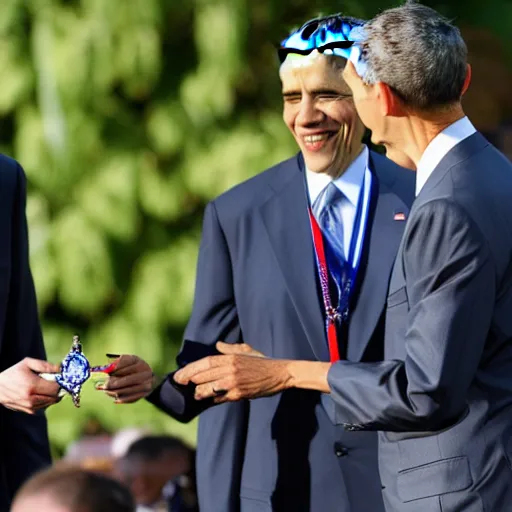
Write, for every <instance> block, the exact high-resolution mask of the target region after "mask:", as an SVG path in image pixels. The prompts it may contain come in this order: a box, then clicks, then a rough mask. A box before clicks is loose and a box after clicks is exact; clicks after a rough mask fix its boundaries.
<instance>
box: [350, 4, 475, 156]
mask: <svg viewBox="0 0 512 512" xmlns="http://www.w3.org/2000/svg"><path fill="white" fill-rule="evenodd" d="M343 76H344V78H345V80H346V83H347V84H348V85H349V86H350V89H351V90H352V92H353V97H354V103H355V106H356V108H357V111H358V113H359V116H360V118H361V120H362V122H363V123H364V124H365V125H366V126H367V127H368V128H369V129H370V130H371V131H372V142H374V143H375V144H381V145H383V146H385V147H386V150H387V156H388V157H389V158H391V159H392V160H395V161H400V160H401V159H402V158H403V157H404V154H405V155H406V157H407V158H409V159H410V160H411V161H413V162H415V164H416V163H417V162H418V161H419V159H420V157H421V149H424V148H425V147H426V146H427V145H428V143H429V141H430V140H431V139H432V138H433V137H434V136H435V135H436V134H437V133H439V132H440V131H442V130H443V129H444V128H446V127H447V126H449V125H451V124H452V123H453V122H455V121H457V120H458V119H460V118H462V117H464V113H463V110H462V105H461V98H462V96H463V94H464V93H465V91H466V90H467V88H468V86H469V83H470V80H471V68H470V67H469V65H468V63H467V49H466V44H465V43H464V40H463V39H462V36H461V34H460V31H459V30H458V28H456V27H455V26H453V25H452V24H451V23H450V22H449V21H448V20H447V19H446V18H444V17H443V16H441V15H440V14H439V13H437V12H436V11H434V10H433V9H431V8H429V7H426V6H424V5H420V4H417V3H414V2H407V3H406V4H404V5H402V6H400V7H396V8H393V9H388V10H386V11H383V12H382V13H380V14H379V15H377V16H376V17H375V18H374V19H372V20H371V21H369V22H368V23H366V24H365V26H364V29H363V34H362V37H361V41H359V42H358V43H357V44H355V45H354V47H353V48H352V50H351V55H350V60H349V64H348V65H347V66H346V67H345V70H344V73H343ZM424 139H425V140H424Z"/></svg>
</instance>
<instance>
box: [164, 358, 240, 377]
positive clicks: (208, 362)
mask: <svg viewBox="0 0 512 512" xmlns="http://www.w3.org/2000/svg"><path fill="white" fill-rule="evenodd" d="M232 357H233V356H208V357H204V358H203V359H199V361H194V362H193V363H190V364H187V366H184V367H183V368H181V370H178V371H177V372H176V373H175V374H174V377H173V378H174V381H175V382H177V383H178V384H188V383H189V382H190V381H192V382H195V383H196V384H197V383H198V382H197V381H196V380H195V379H194V378H193V377H194V376H195V375H196V374H198V373H202V372H205V371H207V370H210V369H211V368H217V367H222V366H225V365H229V364H231V363H232V362H233V359H232Z"/></svg>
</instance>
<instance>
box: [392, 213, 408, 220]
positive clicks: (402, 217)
mask: <svg viewBox="0 0 512 512" xmlns="http://www.w3.org/2000/svg"><path fill="white" fill-rule="evenodd" d="M405 219H406V217H405V213H404V212H395V215H394V216H393V220H397V221H401V220H405Z"/></svg>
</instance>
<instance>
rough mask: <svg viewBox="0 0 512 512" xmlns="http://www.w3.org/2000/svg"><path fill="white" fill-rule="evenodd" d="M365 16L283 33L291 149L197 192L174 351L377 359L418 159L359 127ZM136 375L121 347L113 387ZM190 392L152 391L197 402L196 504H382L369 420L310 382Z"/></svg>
mask: <svg viewBox="0 0 512 512" xmlns="http://www.w3.org/2000/svg"><path fill="white" fill-rule="evenodd" d="M361 25H362V23H361V22H360V21H358V20H354V19H351V18H344V17H342V16H332V17H328V18H324V19H319V20H312V21H311V22H309V23H307V24H306V25H305V26H303V27H302V28H301V29H300V30H298V31H297V32H295V33H293V34H292V35H291V36H290V37H289V38H288V39H287V40H286V41H285V43H284V44H283V47H282V48H281V50H280V57H281V61H282V65H281V68H280V77H281V81H282V86H283V99H284V121H285V123H286V125H287V126H288V128H289V129H290V131H291V133H292V134H293V135H294V137H295V139H296V141H297V144H298V145H299V147H300V150H301V152H300V153H299V154H298V155H297V156H295V157H293V158H291V159H289V160H287V161H285V162H282V163H280V164H278V165H276V166H275V167H273V168H271V169H269V170H267V171H266V172H264V173H262V174H260V175H258V176H256V177H254V178H252V179H250V180H249V181H247V182H245V183H242V184H241V185H239V186H237V187H235V188H233V189H232V190H229V191H228V192H226V193H225V194H223V195H221V196H220V197H218V198H217V199H215V200H214V201H212V202H211V203H210V204H209V205H208V206H207V209H206V212H205V216H204V227H203V237H202V242H201V248H200V253H199V262H198V268H197V281H196V292H195V299H194V306H193V311H192V316H191V318H190V322H189V324H188V327H187V329H186V332H185V341H184V343H183V347H182V350H181V353H180V355H179V357H178V363H179V365H180V366H184V365H186V364H187V363H189V362H191V361H195V360H197V359H200V358H202V357H203V356H206V355H208V354H211V353H214V352H215V343H216V342H217V341H218V340H225V341H227V342H229V343H235V344H236V343H241V342H246V343H248V344H250V345H252V346H253V347H255V348H256V349H258V350H259V351H261V352H263V353H265V354H267V355H271V356H273V357H276V358H288V359H305V360H310V361H329V360H331V361H336V360H339V359H340V358H347V359H348V360H350V361H354V362H359V361H375V360H378V359H381V358H382V353H381V348H382V337H383V321H382V320H383V313H384V308H385V299H386V294H387V288H388V284H389V279H390V274H391V268H392V265H393V261H394V258H395V256H396V251H397V248H398V243H399V240H400V238H401V236H402V233H403V226H404V224H405V218H406V216H407V214H408V211H409V206H410V204H411V201H412V199H413V197H414V174H413V173H412V172H411V171H409V170H405V169H403V168H401V167H398V166H396V165H395V164H393V163H392V162H391V161H389V160H387V159H386V158H384V157H383V156H381V155H379V154H377V153H374V152H373V151H369V150H368V148H367V147H366V146H364V145H363V144H362V143H361V139H362V136H363V133H364V126H363V125H362V123H361V122H360V120H359V118H358V117H357V113H356V111H355V108H354V104H353V100H352V97H351V93H350V90H349V89H348V88H347V86H346V84H345V82H344V80H343V79H342V72H343V68H344V66H345V64H346V62H347V60H346V57H348V55H349V54H348V50H349V47H350V45H351V41H352V40H353V39H352V38H355V37H356V34H357V29H360V27H361ZM297 46H298V47H297ZM295 50H298V51H295ZM327 196H329V197H327ZM324 237H325V239H324ZM321 251H323V252H322V253H321ZM321 256H323V257H324V258H323V260H325V261H324V263H325V262H327V267H328V273H326V274H321V273H320V274H319V268H320V270H321V269H322V268H323V267H320V263H322V261H323V260H322V258H321ZM324 278H325V279H324ZM349 281H350V282H349ZM347 290H348V293H347ZM326 301H330V304H331V305H332V308H333V309H339V310H340V311H341V309H342V308H345V306H346V305H348V304H350V308H349V311H350V312H349V315H348V316H349V318H350V322H348V321H345V320H344V321H338V320H336V322H331V318H332V316H333V315H332V312H331V311H330V310H329V309H328V308H326V307H325V306H326ZM326 313H328V314H326ZM145 376H147V379H146V384H148V382H149V383H150V382H151V372H150V371H149V369H148V368H147V366H146V365H145V363H143V362H142V361H140V360H138V359H137V358H135V357H133V356H123V357H122V358H121V360H120V361H119V362H118V370H117V372H116V373H114V374H113V375H112V377H111V379H110V381H109V383H108V385H107V390H108V393H109V394H111V395H112V396H116V397H117V398H118V401H119V402H130V401H133V400H135V399H137V398H140V397H141V396H143V395H144V394H147V392H146V391H145V390H144V387H143V385H144V379H145V378H146V377H145ZM148 379H149V380H148ZM146 389H147V388H146ZM215 391H216V393H217V395H219V396H221V395H222V393H223V391H222V389H221V388H217V389H216V390H215ZM196 398H197V397H195V396H194V386H193V385H190V386H179V385H177V384H176V383H175V382H174V380H173V374H170V375H169V376H168V377H167V378H166V379H165V381H164V382H163V383H162V384H161V385H160V386H159V387H158V388H157V389H156V390H155V391H154V392H153V394H152V395H150V397H149V400H150V401H151V402H153V403H154V404H156V405H157V406H158V407H160V408H161V409H163V410H164V411H166V412H168V413H169V414H171V415H172V416H174V417H175V418H177V419H180V420H182V421H188V420H190V419H191V418H193V417H194V416H196V415H197V414H198V413H200V412H202V411H204V412H202V414H201V416H200V420H199V436H198V457H197V475H198V491H199V499H200V510H201V511H202V512H209V511H211V512H236V511H238V510H241V511H243V512H256V511H272V510H274V511H286V512H288V511H294V512H306V511H307V512H324V511H329V512H369V511H371V512H379V511H382V510H383V503H382V497H381V485H380V479H379V476H378V471H377V458H376V440H377V438H376V434H374V433H369V432H362V433H360V432H356V433H353V432H346V431H345V430H344V429H343V428H342V427H340V426H335V425H334V424H333V422H334V416H333V414H334V407H333V405H332V403H329V402H326V403H322V401H321V394H320V393H318V392H316V391H302V390H289V391H285V392H283V393H279V394H275V395H274V396H272V397H268V398H265V399H262V400H257V401H252V402H249V401H242V402H238V403H230V404H225V405H221V406H218V407H212V408H209V409H207V408H208V407H209V406H211V405H212V404H213V400H208V401H199V400H196ZM205 409H207V410H205ZM374 436H375V437H374Z"/></svg>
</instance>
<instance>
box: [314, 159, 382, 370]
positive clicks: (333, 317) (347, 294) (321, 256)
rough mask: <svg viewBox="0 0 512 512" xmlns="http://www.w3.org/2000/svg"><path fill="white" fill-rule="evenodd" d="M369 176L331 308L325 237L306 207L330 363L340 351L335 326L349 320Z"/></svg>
mask: <svg viewBox="0 0 512 512" xmlns="http://www.w3.org/2000/svg"><path fill="white" fill-rule="evenodd" d="M371 182H372V174H371V172H370V171H369V170H368V169H366V170H365V174H364V178H363V184H362V186H361V191H360V193H359V199H358V202H357V208H356V216H355V219H354V228H353V231H352V237H351V240H350V247H349V253H348V259H347V261H346V262H344V267H345V268H346V272H343V273H342V274H343V275H345V276H346V277H345V279H344V282H343V283H340V297H339V304H338V307H334V306H333V302H332V300H331V293H330V290H329V267H328V264H327V257H326V251H325V237H324V235H323V233H322V230H321V228H320V226H319V225H318V222H317V220H316V218H315V216H314V215H313V212H312V210H311V207H309V208H308V213H309V222H310V225H311V233H312V235H313V245H314V249H315V255H316V260H317V268H318V276H319V279H320V288H321V291H322V300H323V304H324V311H325V316H326V330H327V342H328V346H329V356H330V361H331V363H332V362H335V361H338V360H339V359H340V349H339V343H338V333H337V329H336V324H337V323H340V324H341V323H344V322H345V323H347V322H348V318H349V304H350V299H351V296H352V292H353V287H354V283H355V280H356V277H357V272H358V270H359V264H360V261H361V254H362V248H363V241H364V235H365V231H366V224H367V221H368V213H369V207H370V191H371Z"/></svg>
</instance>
